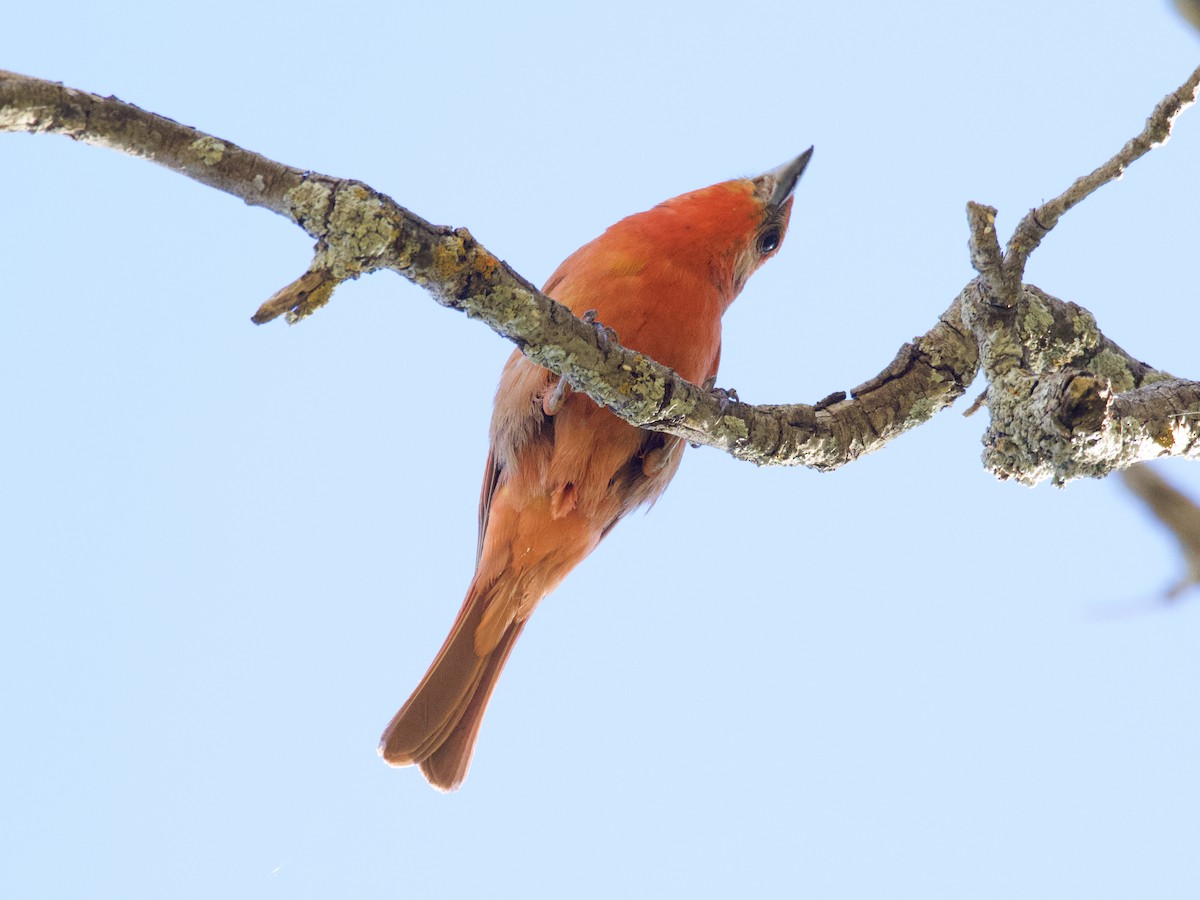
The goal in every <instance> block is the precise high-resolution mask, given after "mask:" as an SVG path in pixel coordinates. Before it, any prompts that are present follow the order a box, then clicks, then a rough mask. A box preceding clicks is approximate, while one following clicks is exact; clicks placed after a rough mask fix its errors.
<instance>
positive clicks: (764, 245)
mask: <svg viewBox="0 0 1200 900" xmlns="http://www.w3.org/2000/svg"><path fill="white" fill-rule="evenodd" d="M780 237H781V235H780V233H779V228H778V226H774V225H773V226H771V227H770V228H768V229H767V230H766V231H764V232H763V233H762V234H760V235H759V236H758V252H759V253H762V254H763V255H766V254H768V253H774V252H775V251H776V250H777V249H779V240H780Z"/></svg>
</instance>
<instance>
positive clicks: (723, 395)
mask: <svg viewBox="0 0 1200 900" xmlns="http://www.w3.org/2000/svg"><path fill="white" fill-rule="evenodd" d="M701 387H703V388H704V389H705V390H706V391H708V392H709V393H710V394H712V395H713V396H714V397H716V398H717V402H719V403H720V404H721V412H725V410H726V409H728V407H729V404H730V403H741V402H742V398H741V397H739V396H738V392H737V391H736V390H734V389H733V388H729V389H728V390H727V389H725V388H719V387H717V376H716V375H710V376H709V377H708V378H705V379H704V384H703V385H701Z"/></svg>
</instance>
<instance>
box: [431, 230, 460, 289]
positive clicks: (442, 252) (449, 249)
mask: <svg viewBox="0 0 1200 900" xmlns="http://www.w3.org/2000/svg"><path fill="white" fill-rule="evenodd" d="M465 256H466V252H465V250H464V248H463V241H462V238H460V237H459V236H458V235H447V236H446V237H444V238H443V239H442V240H440V241H438V242H437V243H436V244H434V245H433V263H432V265H430V267H429V268H430V277H431V278H432V280H433V281H434V283H444V282H447V281H450V280H451V279H452V278H453V277H454V276H455V275H456V274H457V273H458V270H459V268H460V267H461V266H462V263H463V259H464V257H465Z"/></svg>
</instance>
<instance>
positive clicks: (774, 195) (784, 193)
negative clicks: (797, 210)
mask: <svg viewBox="0 0 1200 900" xmlns="http://www.w3.org/2000/svg"><path fill="white" fill-rule="evenodd" d="M812 154H813V148H812V147H809V148H808V149H807V150H805V151H804V152H803V153H801V154H800V155H799V156H797V157H796V158H795V159H793V160H789V161H788V162H785V163H784V164H783V165H782V166H780V167H779V168H777V169H772V170H771V171H769V172H764V173H763V174H762V175H760V176H759V177H758V179H755V180H756V181H757V180H759V179H761V180H763V181H768V180H769V182H770V184H771V185H772V187H771V195H770V196H769V197H768V198H767V206H768V207H770V208H771V209H778V208H779V207H780V206H782V205H783V204H784V202H785V201H786V200H787V198H788V197H790V196H792V191H794V190H795V189H796V183H797V182H798V181H799V180H800V176H801V175H802V174H804V167H805V166H807V165H808V161H809V160H810V159H812Z"/></svg>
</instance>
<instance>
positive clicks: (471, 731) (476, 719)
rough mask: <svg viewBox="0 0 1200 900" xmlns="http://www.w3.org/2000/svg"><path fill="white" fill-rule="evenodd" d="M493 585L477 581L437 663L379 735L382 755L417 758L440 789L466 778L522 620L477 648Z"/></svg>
mask: <svg viewBox="0 0 1200 900" xmlns="http://www.w3.org/2000/svg"><path fill="white" fill-rule="evenodd" d="M490 593H491V591H490V590H488V589H487V588H481V587H480V586H479V585H478V584H477V583H476V584H472V585H471V588H470V590H469V591H468V592H467V596H466V599H465V600H464V601H463V605H462V609H461V610H460V611H459V613H458V618H457V619H456V620H455V622H454V627H453V628H451V629H450V634H449V636H448V637H447V638H446V642H445V643H444V644H443V645H442V649H441V650H439V651H438V655H437V657H436V658H435V659H434V661H433V665H431V666H430V667H429V671H428V672H426V673H425V677H424V678H422V679H421V683H420V684H419V685H417V689H416V690H415V691H413V694H412V696H411V697H409V698H408V702H407V703H405V704H404V706H402V707H401V708H400V711H399V712H398V713H396V715H395V716H393V717H392V721H391V722H389V723H388V726H387V728H385V729H384V731H383V736H382V737H381V738H380V739H379V755H380V756H382V757H383V759H384V761H385V762H387V763H388V764H389V765H393V766H411V765H413V764H417V765H419V766H420V767H421V773H422V774H423V775H424V776H425V778H426V779H427V780H428V781H429V783H430V784H432V785H433V786H434V787H435V788H437V789H438V790H440V791H452V790H454V789H455V788H457V787H458V786H459V785H460V784H462V782H463V779H464V778H466V777H467V769H468V767H470V765H471V754H472V752H473V751H474V749H475V738H476V736H477V735H478V734H479V725H480V723H481V722H482V721H483V712H484V710H485V709H486V708H487V702H488V699H489V698H490V697H491V696H492V689H493V688H495V686H496V679H497V678H499V677H500V672H501V670H502V669H503V668H504V663H505V661H506V660H507V659H508V654H509V653H510V652H511V651H512V648H513V644H515V643H516V640H517V637H518V636H519V635H520V634H521V629H522V628H523V627H524V622H523V621H513V622H511V623H509V624H508V626H507V627H506V628H505V629H504V631H503V633H502V634H501V635H500V639H499V641H498V642H497V643H496V644H495V646H494V647H492V649H490V650H488V651H486V652H484V653H479V652H477V650H476V637H475V636H476V632H477V631H478V630H479V625H480V622H481V621H482V620H483V614H484V611H485V610H486V609H487V606H488V598H489V595H490Z"/></svg>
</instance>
